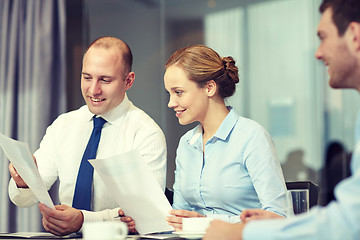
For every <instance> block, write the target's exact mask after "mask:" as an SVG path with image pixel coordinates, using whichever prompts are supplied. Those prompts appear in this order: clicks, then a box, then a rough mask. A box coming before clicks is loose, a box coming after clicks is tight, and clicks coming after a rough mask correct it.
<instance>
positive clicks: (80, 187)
mask: <svg viewBox="0 0 360 240" xmlns="http://www.w3.org/2000/svg"><path fill="white" fill-rule="evenodd" d="M93 122H94V128H93V131H92V133H91V136H90V139H89V142H88V144H87V146H86V149H85V152H84V155H83V158H82V160H81V164H80V168H79V173H78V176H77V180H76V186H75V192H74V198H73V204H72V206H73V207H74V208H76V209H82V210H90V205H91V186H92V181H93V172H94V168H93V167H92V166H91V164H90V163H89V162H88V159H95V158H96V152H97V148H98V145H99V141H100V135H101V129H102V127H103V125H104V124H105V123H106V120H104V119H103V118H101V117H99V118H96V117H93Z"/></svg>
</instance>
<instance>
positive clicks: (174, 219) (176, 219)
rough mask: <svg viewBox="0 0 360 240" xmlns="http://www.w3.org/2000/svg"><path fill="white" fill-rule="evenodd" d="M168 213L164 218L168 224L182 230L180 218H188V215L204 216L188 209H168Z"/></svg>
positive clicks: (176, 229)
mask: <svg viewBox="0 0 360 240" xmlns="http://www.w3.org/2000/svg"><path fill="white" fill-rule="evenodd" d="M169 213H170V215H172V216H169V217H167V218H166V221H168V224H169V225H170V226H173V227H174V228H175V231H182V219H183V218H189V217H205V216H203V215H201V214H200V213H197V212H194V211H188V210H175V209H174V210H170V212H169Z"/></svg>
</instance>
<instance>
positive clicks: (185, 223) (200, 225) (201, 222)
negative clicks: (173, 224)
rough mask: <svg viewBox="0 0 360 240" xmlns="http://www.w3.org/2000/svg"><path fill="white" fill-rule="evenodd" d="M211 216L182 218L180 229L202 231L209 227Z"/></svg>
mask: <svg viewBox="0 0 360 240" xmlns="http://www.w3.org/2000/svg"><path fill="white" fill-rule="evenodd" d="M211 220H212V219H211V218H206V217H195V218H183V219H182V231H183V232H194V233H203V232H206V229H207V228H208V227H209V224H210V222H211Z"/></svg>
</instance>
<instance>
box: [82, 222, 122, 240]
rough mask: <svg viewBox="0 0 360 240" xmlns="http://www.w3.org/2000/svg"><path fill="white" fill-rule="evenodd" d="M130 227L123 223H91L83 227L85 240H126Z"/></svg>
mask: <svg viewBox="0 0 360 240" xmlns="http://www.w3.org/2000/svg"><path fill="white" fill-rule="evenodd" d="M127 234H128V227H127V225H126V224H125V223H123V222H89V223H85V224H84V227H83V239H85V240H124V239H125V238H126V236H127Z"/></svg>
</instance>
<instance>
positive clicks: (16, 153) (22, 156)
mask: <svg viewBox="0 0 360 240" xmlns="http://www.w3.org/2000/svg"><path fill="white" fill-rule="evenodd" d="M0 146H1V147H2V149H3V150H4V152H5V155H6V156H7V157H8V159H9V160H10V162H11V163H12V164H13V165H14V167H15V169H16V171H17V172H18V173H19V175H20V176H21V178H22V179H23V180H24V181H25V183H26V184H27V185H28V186H29V188H30V189H31V191H32V192H33V193H34V195H35V196H36V197H37V199H38V200H39V201H40V202H41V203H43V204H45V205H46V206H48V207H49V208H52V209H55V207H54V204H53V202H52V200H51V198H50V195H49V193H48V191H47V190H46V188H45V185H44V182H43V181H42V179H41V177H40V174H39V171H38V169H37V167H36V164H35V162H34V159H33V158H32V154H31V152H30V150H29V146H28V145H27V144H26V143H23V142H19V141H16V140H14V139H11V138H9V137H7V136H5V135H3V134H1V133H0Z"/></svg>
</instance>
